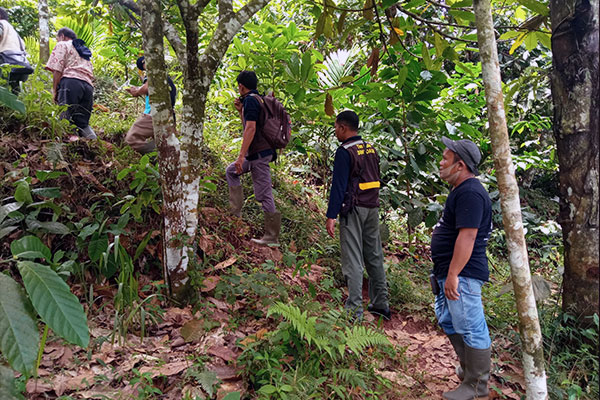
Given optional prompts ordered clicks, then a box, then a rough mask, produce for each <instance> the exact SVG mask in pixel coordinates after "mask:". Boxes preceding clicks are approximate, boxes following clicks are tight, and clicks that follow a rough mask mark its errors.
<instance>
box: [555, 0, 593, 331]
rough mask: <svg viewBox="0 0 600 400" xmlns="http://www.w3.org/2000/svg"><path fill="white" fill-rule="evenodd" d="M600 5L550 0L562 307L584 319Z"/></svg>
mask: <svg viewBox="0 0 600 400" xmlns="http://www.w3.org/2000/svg"><path fill="white" fill-rule="evenodd" d="M598 7H599V4H598V0H551V1H550V18H551V23H552V62H553V69H552V75H551V76H552V100H553V103H554V137H555V138H556V150H557V155H558V162H559V180H560V221H559V222H560V224H561V226H562V231H563V244H564V249H565V250H564V263H565V269H564V271H565V272H564V276H563V310H564V311H565V312H568V313H571V314H574V315H575V316H576V317H578V318H579V321H580V322H581V325H589V324H591V322H592V321H591V320H589V319H585V318H584V317H588V316H591V315H593V314H594V313H598V263H599V262H600V261H599V258H598V202H599V199H598V178H599V176H600V174H599V169H598V158H599V149H598V136H599V135H600V132H599V131H598V112H599V111H598V110H599V107H600V105H599V104H598V97H599V96H600V93H598V80H599V79H600V78H599V76H598V46H599V41H598Z"/></svg>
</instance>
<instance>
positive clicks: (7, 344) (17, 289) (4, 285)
mask: <svg viewBox="0 0 600 400" xmlns="http://www.w3.org/2000/svg"><path fill="white" fill-rule="evenodd" d="M28 308H29V310H28ZM31 314H32V313H31V304H29V300H28V299H27V296H26V295H25V293H24V291H23V288H22V287H21V286H20V285H19V284H18V283H17V282H15V281H14V280H13V279H12V278H11V277H9V276H7V275H4V274H0V350H2V354H3V355H4V357H6V359H7V360H8V362H9V363H10V365H11V366H12V367H13V368H14V369H16V370H17V371H19V372H21V373H22V374H23V375H26V376H28V375H30V373H31V371H32V370H33V368H34V367H35V360H36V357H37V352H38V346H39V336H38V329H37V325H36V323H35V320H34V318H33V317H32V315H31ZM2 398H4V397H2Z"/></svg>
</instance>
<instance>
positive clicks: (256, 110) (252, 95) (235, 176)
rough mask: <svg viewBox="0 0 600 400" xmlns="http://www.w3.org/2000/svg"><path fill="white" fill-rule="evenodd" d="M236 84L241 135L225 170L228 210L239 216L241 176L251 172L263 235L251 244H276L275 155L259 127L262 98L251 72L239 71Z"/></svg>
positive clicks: (279, 220) (241, 194) (278, 218)
mask: <svg viewBox="0 0 600 400" xmlns="http://www.w3.org/2000/svg"><path fill="white" fill-rule="evenodd" d="M237 83H238V91H239V93H240V98H238V99H236V100H235V103H234V105H235V108H236V109H237V110H238V112H239V113H240V118H241V120H242V126H243V128H244V133H243V136H242V148H241V149H240V154H239V156H238V158H237V160H235V161H234V162H233V163H231V164H230V165H229V166H228V167H227V169H226V176H227V184H228V185H229V205H230V211H231V213H232V214H234V215H237V216H241V213H242V205H243V203H244V195H243V192H242V183H241V181H240V176H241V175H242V174H245V173H248V172H250V174H251V175H252V184H253V186H254V196H255V198H256V200H257V201H260V202H261V204H262V209H263V212H264V216H265V233H264V236H263V237H262V238H261V239H252V241H253V242H254V243H256V244H259V245H268V244H276V243H278V241H279V231H280V228H281V214H280V213H279V212H278V211H277V210H276V209H275V201H274V199H273V191H272V188H271V169H270V167H269V163H270V162H271V161H275V159H276V158H277V153H276V152H275V150H274V149H273V147H272V146H271V144H270V143H269V142H268V141H267V139H266V138H265V136H264V134H263V130H262V129H261V128H262V125H261V126H259V125H260V124H259V119H261V121H264V118H265V116H264V114H265V110H264V109H263V108H264V99H263V98H262V97H261V96H260V95H259V94H258V91H257V90H256V87H257V85H258V78H257V77H256V74H255V73H254V71H242V72H240V73H239V75H238V76H237ZM261 113H262V117H261Z"/></svg>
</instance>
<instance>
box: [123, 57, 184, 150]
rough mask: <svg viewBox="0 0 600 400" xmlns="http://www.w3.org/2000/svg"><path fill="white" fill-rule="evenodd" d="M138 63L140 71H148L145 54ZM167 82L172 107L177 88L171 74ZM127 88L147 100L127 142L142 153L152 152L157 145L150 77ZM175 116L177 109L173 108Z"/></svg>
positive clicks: (131, 93)
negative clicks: (140, 84)
mask: <svg viewBox="0 0 600 400" xmlns="http://www.w3.org/2000/svg"><path fill="white" fill-rule="evenodd" d="M136 65H137V67H138V69H139V70H140V71H146V59H145V58H144V56H141V57H139V58H138V59H137V61H136ZM167 83H168V85H169V96H170V98H171V107H174V106H175V99H176V98H177V89H176V88H175V84H174V83H173V80H172V79H171V77H170V76H167ZM125 90H126V91H127V92H128V93H129V94H130V95H132V96H133V97H139V96H144V100H145V106H144V112H143V113H142V115H140V116H139V118H138V119H137V120H136V121H135V122H134V123H133V125H132V126H131V128H129V131H127V134H126V135H125V143H127V144H128V145H130V146H131V148H132V149H134V150H135V151H137V152H138V153H140V154H146V153H150V152H151V151H154V150H155V149H156V145H155V143H154V127H153V126H152V115H151V113H152V108H151V107H150V96H149V95H148V78H147V77H144V82H143V84H142V86H139V87H129V88H127V89H125ZM174 116H175V110H173V117H174Z"/></svg>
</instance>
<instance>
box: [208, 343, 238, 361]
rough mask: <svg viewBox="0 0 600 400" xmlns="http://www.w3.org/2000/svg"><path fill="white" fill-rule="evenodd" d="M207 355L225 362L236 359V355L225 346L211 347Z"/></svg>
mask: <svg viewBox="0 0 600 400" xmlns="http://www.w3.org/2000/svg"><path fill="white" fill-rule="evenodd" d="M208 354H212V355H213V356H217V357H219V358H222V359H223V360H225V361H233V360H235V359H237V357H238V355H237V354H236V353H235V352H234V351H233V350H231V349H230V348H228V347H225V346H219V345H216V346H212V347H211V348H209V349H208Z"/></svg>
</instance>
